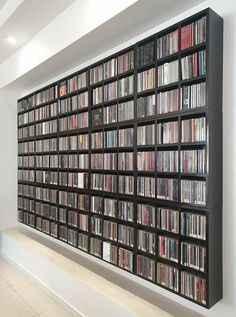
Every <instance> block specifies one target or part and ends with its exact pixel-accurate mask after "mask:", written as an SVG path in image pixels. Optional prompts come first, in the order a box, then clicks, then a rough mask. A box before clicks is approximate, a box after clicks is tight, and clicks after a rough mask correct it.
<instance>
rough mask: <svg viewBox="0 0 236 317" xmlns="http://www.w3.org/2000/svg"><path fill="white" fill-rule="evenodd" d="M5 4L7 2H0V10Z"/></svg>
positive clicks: (5, 0) (3, 0)
mask: <svg viewBox="0 0 236 317" xmlns="http://www.w3.org/2000/svg"><path fill="white" fill-rule="evenodd" d="M6 2H7V0H0V10H1V9H2V7H3V6H4V5H5V3H6Z"/></svg>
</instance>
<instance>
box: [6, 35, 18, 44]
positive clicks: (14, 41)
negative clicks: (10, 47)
mask: <svg viewBox="0 0 236 317" xmlns="http://www.w3.org/2000/svg"><path fill="white" fill-rule="evenodd" d="M7 41H8V42H9V43H11V44H15V43H16V39H15V38H14V37H13V36H8V38H7Z"/></svg>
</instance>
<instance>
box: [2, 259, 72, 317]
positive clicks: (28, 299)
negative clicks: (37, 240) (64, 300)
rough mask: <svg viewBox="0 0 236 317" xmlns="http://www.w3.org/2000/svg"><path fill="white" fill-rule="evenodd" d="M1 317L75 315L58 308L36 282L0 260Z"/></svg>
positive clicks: (64, 316) (56, 303)
mask: <svg viewBox="0 0 236 317" xmlns="http://www.w3.org/2000/svg"><path fill="white" fill-rule="evenodd" d="M0 316H1V317H33V316H38V317H70V316H75V314H74V313H73V314H72V313H70V312H69V310H68V311H67V310H66V309H65V307H63V306H60V305H59V304H58V302H56V301H55V300H54V298H53V297H51V296H50V295H49V293H48V292H47V291H45V289H44V288H42V287H41V286H40V285H39V284H38V283H37V282H36V281H34V280H33V279H31V278H30V277H28V276H27V275H26V274H25V273H24V272H22V271H21V270H20V269H18V268H16V267H15V266H14V265H12V264H10V263H9V262H7V261H6V260H4V259H2V258H0Z"/></svg>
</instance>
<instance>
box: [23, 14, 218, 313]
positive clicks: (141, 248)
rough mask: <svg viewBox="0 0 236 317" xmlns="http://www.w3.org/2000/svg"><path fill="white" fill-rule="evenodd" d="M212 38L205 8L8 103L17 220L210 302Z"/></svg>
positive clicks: (214, 212) (214, 167)
mask: <svg viewBox="0 0 236 317" xmlns="http://www.w3.org/2000/svg"><path fill="white" fill-rule="evenodd" d="M222 38H223V21H222V18H221V17H219V16H218V15H217V14H216V13H214V12H213V11H212V10H211V9H206V10H204V11H201V12H199V13H197V14H195V15H194V16H191V17H189V18H187V19H185V20H183V21H181V22H179V23H177V24H175V25H173V26H171V27H169V28H167V29H165V30H163V31H161V32H158V33H157V34H154V35H152V36H150V37H149V38H146V39H144V40H142V41H140V42H138V43H136V44H134V45H132V46H130V47H128V48H126V49H124V50H122V51H120V52H117V53H116V54H113V55H112V56H109V57H107V58H105V59H104V60H101V61H99V62H97V63H96V64H93V65H91V66H89V67H87V68H85V69H82V70H80V71H78V72H77V73H74V74H72V75H70V76H68V77H66V78H63V79H61V80H59V81H57V82H55V83H53V84H51V85H49V86H47V87H44V88H42V89H40V90H39V91H36V92H34V93H33V94H31V95H29V96H26V97H24V98H22V99H20V100H18V220H19V221H20V222H22V223H24V224H25V225H29V226H31V227H32V228H35V229H37V230H40V231H42V232H44V233H46V234H48V235H51V236H53V237H55V238H57V239H60V240H62V241H64V242H66V243H68V244H70V245H72V246H74V247H75V248H79V249H80V250H83V251H85V252H88V253H90V254H91V255H94V256H96V257H98V258H100V259H101V260H104V261H107V262H110V263H111V264H113V265H116V266H118V267H120V268H121V269H124V270H126V271H129V272H130V273H133V274H135V275H138V276H140V277H141V278H143V279H146V280H148V281H150V282H152V283H154V284H156V285H158V286H160V287H163V288H165V289H167V290H169V291H171V292H174V293H176V294H178V295H180V296H182V297H184V298H187V299H189V300H191V301H193V302H195V303H198V304H199V305H202V306H204V307H207V308H210V307H211V306H212V305H214V304H215V303H216V302H217V301H219V300H220V299H221V298H222V228H221V224H222V61H223V59H222V54H223V53H222V45H223V44H222V43H223V39H222ZM216 52H217V54H216Z"/></svg>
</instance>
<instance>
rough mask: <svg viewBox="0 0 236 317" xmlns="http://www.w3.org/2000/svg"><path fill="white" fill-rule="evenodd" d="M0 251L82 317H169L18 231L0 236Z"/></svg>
mask: <svg viewBox="0 0 236 317" xmlns="http://www.w3.org/2000/svg"><path fill="white" fill-rule="evenodd" d="M0 251H1V255H2V256H3V257H7V258H8V259H10V261H12V262H13V263H15V264H16V265H18V266H19V267H21V268H22V269H23V270H24V271H26V272H27V273H29V274H30V275H31V276H32V277H33V278H35V279H36V280H37V281H38V282H40V283H41V284H43V285H44V286H45V287H46V288H47V289H48V290H50V291H51V292H52V293H53V294H54V296H56V297H57V298H59V299H61V300H62V301H63V302H64V303H65V304H67V305H69V306H70V308H71V309H73V310H74V311H75V312H77V313H78V316H84V317H95V316H96V317H121V316H122V317H134V316H142V317H152V316H153V317H154V316H155V317H170V316H171V315H170V314H169V313H167V312H165V311H163V310H162V309H159V308H158V307H156V306H154V305H153V304H151V303H149V302H148V301H146V300H144V299H142V298H140V297H137V296H136V295H134V294H132V293H131V292H129V291H127V290H125V289H122V288H121V287H120V286H117V285H116V284H114V283H112V282H110V281H108V280H106V279H105V278H103V277H101V276H99V275H98V274H96V273H94V272H92V271H90V270H89V269H88V268H86V267H84V266H82V265H80V264H78V263H75V262H74V261H71V260H70V259H68V258H66V257H65V256H63V255H61V254H59V253H58V251H57V252H55V251H54V250H52V249H51V248H48V247H47V246H45V245H43V244H41V243H39V242H38V241H35V240H34V239H32V238H30V237H28V236H27V235H25V234H23V233H21V232H19V230H18V229H17V228H16V229H11V230H7V231H3V232H1V233H0Z"/></svg>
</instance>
